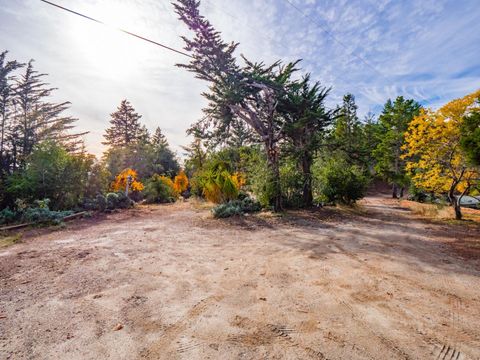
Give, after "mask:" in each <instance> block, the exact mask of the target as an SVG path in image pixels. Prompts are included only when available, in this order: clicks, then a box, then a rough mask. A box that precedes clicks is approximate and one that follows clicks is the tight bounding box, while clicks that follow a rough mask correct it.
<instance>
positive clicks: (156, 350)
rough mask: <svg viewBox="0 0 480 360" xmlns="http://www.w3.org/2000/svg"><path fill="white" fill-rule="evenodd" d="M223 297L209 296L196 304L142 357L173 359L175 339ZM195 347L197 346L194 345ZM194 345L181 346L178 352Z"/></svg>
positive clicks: (168, 328)
mask: <svg viewBox="0 0 480 360" xmlns="http://www.w3.org/2000/svg"><path fill="white" fill-rule="evenodd" d="M222 299H223V296H221V295H214V296H209V297H207V298H205V299H203V300H200V301H199V302H198V303H197V304H195V305H194V306H193V307H192V308H191V309H190V310H189V311H188V312H187V313H186V314H185V315H184V316H183V317H182V318H181V319H180V320H179V321H177V322H176V323H174V324H172V325H170V326H168V327H167V328H166V329H165V331H164V333H163V334H162V336H161V338H160V339H159V340H158V341H156V342H155V343H154V344H153V345H151V346H150V347H149V348H148V349H145V350H143V351H142V352H141V353H140V359H171V358H172V357H173V356H172V354H171V346H172V343H173V342H174V340H175V339H176V338H177V337H178V336H179V335H180V334H181V333H182V332H184V331H185V330H186V329H187V328H188V326H189V325H190V323H191V322H192V320H194V319H196V318H198V317H199V316H200V315H201V314H202V313H204V312H205V311H206V310H207V308H208V307H209V306H210V305H212V304H214V303H216V302H219V301H221V300H222ZM194 347H195V346H194ZM191 348H193V347H190V346H185V347H182V346H181V347H179V348H178V349H177V352H185V351H186V350H189V349H191Z"/></svg>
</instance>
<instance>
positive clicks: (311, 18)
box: [285, 0, 388, 80]
mask: <svg viewBox="0 0 480 360" xmlns="http://www.w3.org/2000/svg"><path fill="white" fill-rule="evenodd" d="M285 1H286V2H287V3H288V4H289V5H290V6H291V7H293V8H294V9H295V10H296V11H298V12H299V13H300V14H301V15H302V16H303V17H304V18H308V19H309V20H310V21H312V22H314V23H315V24H317V26H318V27H319V28H320V29H322V30H323V32H325V34H327V35H328V36H329V37H330V38H332V40H334V41H335V42H337V43H338V44H340V45H341V46H342V47H343V48H345V50H347V51H348V52H349V55H350V56H354V57H356V58H357V59H358V60H360V61H361V62H362V63H363V64H364V65H366V66H367V67H369V68H370V69H371V70H372V71H374V72H375V73H377V74H378V75H380V76H381V77H383V78H384V79H387V77H386V76H385V75H383V74H382V73H381V72H380V71H378V70H377V69H376V68H375V67H374V66H373V65H371V64H370V63H369V62H368V61H367V60H365V59H364V58H363V57H361V56H360V55H357V54H355V53H354V52H353V51H349V49H348V46H347V45H346V44H345V43H344V42H343V41H341V40H339V39H338V38H337V37H336V36H335V35H334V34H333V32H332V31H331V30H329V29H328V28H326V27H325V26H324V25H323V24H320V22H319V21H317V19H316V18H314V17H313V16H311V15H309V14H306V13H305V12H303V11H302V9H300V8H299V7H298V6H297V5H295V4H294V3H293V2H291V1H290V0H285ZM387 80H388V79H387Z"/></svg>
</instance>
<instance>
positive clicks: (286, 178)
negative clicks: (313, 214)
mask: <svg viewBox="0 0 480 360" xmlns="http://www.w3.org/2000/svg"><path fill="white" fill-rule="evenodd" d="M280 186H281V188H282V203H283V205H284V206H285V207H287V208H300V207H302V206H303V205H304V204H303V175H302V173H301V172H300V171H299V170H298V166H297V164H296V163H295V162H294V161H292V160H285V161H283V163H282V165H281V166H280Z"/></svg>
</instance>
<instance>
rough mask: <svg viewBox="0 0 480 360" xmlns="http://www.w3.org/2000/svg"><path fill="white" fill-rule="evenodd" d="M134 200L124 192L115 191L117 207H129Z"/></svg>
mask: <svg viewBox="0 0 480 360" xmlns="http://www.w3.org/2000/svg"><path fill="white" fill-rule="evenodd" d="M133 204H134V202H133V200H131V199H130V198H129V197H128V196H127V195H125V193H124V192H122V191H120V192H117V208H119V209H129V208H131V207H132V206H133Z"/></svg>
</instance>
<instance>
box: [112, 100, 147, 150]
mask: <svg viewBox="0 0 480 360" xmlns="http://www.w3.org/2000/svg"><path fill="white" fill-rule="evenodd" d="M110 117H111V119H110V124H111V126H110V127H109V128H108V129H107V130H106V133H105V135H104V138H105V141H104V142H103V144H104V145H108V146H111V147H127V146H129V145H132V144H133V143H136V142H138V141H139V140H140V139H142V137H145V129H144V128H142V126H141V124H140V122H139V120H140V118H141V117H142V116H141V115H139V114H138V113H136V112H135V109H134V108H133V106H132V105H131V104H130V102H129V101H128V100H126V99H125V100H122V102H121V103H120V106H119V107H118V108H117V111H115V112H113V113H112V114H110Z"/></svg>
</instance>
